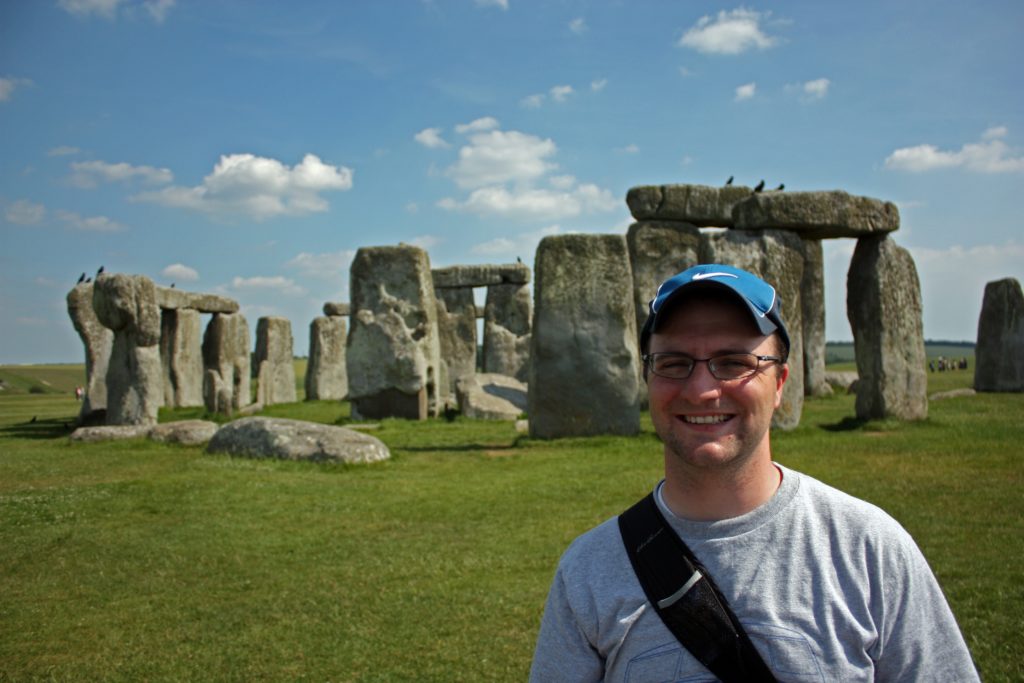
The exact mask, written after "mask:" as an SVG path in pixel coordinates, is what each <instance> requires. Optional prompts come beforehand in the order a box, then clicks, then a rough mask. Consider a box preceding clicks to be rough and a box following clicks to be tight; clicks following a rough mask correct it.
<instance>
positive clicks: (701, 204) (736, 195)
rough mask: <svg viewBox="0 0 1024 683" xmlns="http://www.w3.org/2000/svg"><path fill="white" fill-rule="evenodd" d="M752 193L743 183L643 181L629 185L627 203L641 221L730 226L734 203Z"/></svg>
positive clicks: (631, 211) (635, 216)
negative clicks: (705, 183) (659, 182)
mask: <svg viewBox="0 0 1024 683" xmlns="http://www.w3.org/2000/svg"><path fill="white" fill-rule="evenodd" d="M752 193H753V190H751V189H750V188H749V187H745V186H743V185H728V186H722V187H712V186H710V185H688V184H677V185H644V186H640V187H633V188H630V190H629V192H627V193H626V204H627V205H628V206H629V211H630V213H631V214H633V218H635V219H637V220H638V221H653V220H657V221H683V222H686V223H692V224H693V225H697V226H700V227H719V228H727V227H731V226H732V224H733V218H732V209H733V205H734V204H735V203H736V202H738V201H741V200H743V199H745V198H746V197H748V196H750V195H751V194H752Z"/></svg>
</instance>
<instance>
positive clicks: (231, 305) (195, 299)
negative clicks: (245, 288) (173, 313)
mask: <svg viewBox="0 0 1024 683" xmlns="http://www.w3.org/2000/svg"><path fill="white" fill-rule="evenodd" d="M156 303H157V305H158V306H159V307H160V308H166V309H177V308H190V309H194V310H196V311H199V312H200V313H237V312H238V302H237V301H235V300H234V299H229V298H227V297H226V296H219V295H217V294H197V293H195V292H185V291H182V290H180V289H174V288H173V287H159V286H158V287H157V288H156Z"/></svg>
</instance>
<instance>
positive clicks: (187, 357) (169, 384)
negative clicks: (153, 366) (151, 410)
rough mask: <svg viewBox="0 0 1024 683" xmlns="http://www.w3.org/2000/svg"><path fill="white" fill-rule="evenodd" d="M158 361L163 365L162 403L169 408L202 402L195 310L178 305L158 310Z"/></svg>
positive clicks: (199, 338) (199, 339)
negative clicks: (176, 307)
mask: <svg viewBox="0 0 1024 683" xmlns="http://www.w3.org/2000/svg"><path fill="white" fill-rule="evenodd" d="M160 362H161V364H162V366H163V377H164V382H163V383H164V405H165V406H169V407H172V408H185V407H191V406H201V405H203V348H202V323H201V321H200V316H199V311H196V310H193V309H190V308H178V309H164V310H162V311H161V312H160Z"/></svg>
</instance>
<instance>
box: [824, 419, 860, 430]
mask: <svg viewBox="0 0 1024 683" xmlns="http://www.w3.org/2000/svg"><path fill="white" fill-rule="evenodd" d="M868 422H869V420H865V419H863V418H860V417H844V418H843V419H842V420H840V421H839V422H834V423H832V424H823V425H820V426H821V428H822V429H824V430H825V431H826V432H853V431H856V430H858V429H863V428H864V425H866V424H867V423H868Z"/></svg>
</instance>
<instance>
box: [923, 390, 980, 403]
mask: <svg viewBox="0 0 1024 683" xmlns="http://www.w3.org/2000/svg"><path fill="white" fill-rule="evenodd" d="M977 393H978V392H977V391H975V390H974V389H968V388H966V387H964V388H962V389H950V390H949V391H938V392H936V393H934V394H932V395H931V396H929V397H928V400H929V401H945V400H946V399H949V398H965V397H967V396H974V395H976V394H977Z"/></svg>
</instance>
